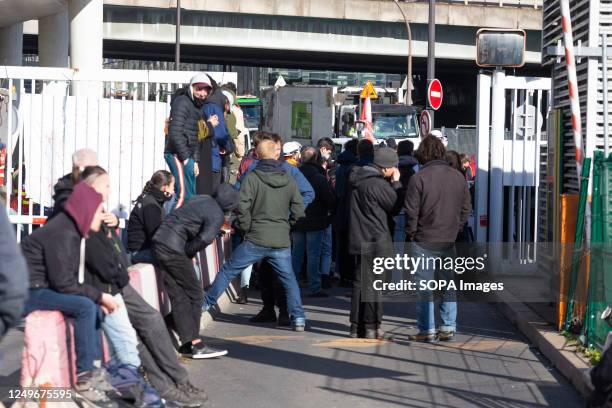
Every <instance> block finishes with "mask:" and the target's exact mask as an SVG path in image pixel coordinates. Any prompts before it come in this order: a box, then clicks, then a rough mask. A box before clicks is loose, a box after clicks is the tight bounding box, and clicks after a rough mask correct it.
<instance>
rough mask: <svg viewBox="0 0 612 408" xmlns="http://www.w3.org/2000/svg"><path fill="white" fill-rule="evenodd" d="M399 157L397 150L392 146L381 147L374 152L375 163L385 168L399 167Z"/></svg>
mask: <svg viewBox="0 0 612 408" xmlns="http://www.w3.org/2000/svg"><path fill="white" fill-rule="evenodd" d="M398 163H399V159H398V157H397V153H396V152H395V150H393V149H391V148H390V147H381V148H380V149H377V150H376V151H375V152H374V164H375V165H377V166H378V167H381V168H383V169H390V168H391V167H397V164H398Z"/></svg>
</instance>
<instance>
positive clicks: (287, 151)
mask: <svg viewBox="0 0 612 408" xmlns="http://www.w3.org/2000/svg"><path fill="white" fill-rule="evenodd" d="M301 148H302V145H301V144H299V143H298V142H294V141H291V142H287V143H285V144H284V145H283V155H284V156H291V155H292V154H295V153H296V152H298V151H299V150H300V149H301Z"/></svg>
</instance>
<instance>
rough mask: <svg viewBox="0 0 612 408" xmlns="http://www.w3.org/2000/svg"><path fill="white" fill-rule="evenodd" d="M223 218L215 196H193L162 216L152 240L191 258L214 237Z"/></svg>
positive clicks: (155, 243)
mask: <svg viewBox="0 0 612 408" xmlns="http://www.w3.org/2000/svg"><path fill="white" fill-rule="evenodd" d="M224 219H225V217H224V215H223V210H222V209H221V207H220V206H219V204H218V203H217V201H216V200H215V199H214V198H212V197H211V196H208V195H196V196H193V197H191V198H190V199H189V201H187V202H186V203H185V204H183V206H182V207H180V208H179V209H178V210H175V211H173V212H172V213H170V214H169V215H168V216H167V217H166V218H165V219H164V221H163V222H162V224H161V225H160V226H159V228H158V229H157V232H155V235H154V236H153V243H154V245H160V246H163V247H165V248H167V249H170V250H172V251H173V252H176V253H179V254H186V255H187V256H188V257H190V258H192V257H194V256H195V254H196V253H197V252H199V251H201V250H202V249H204V248H206V246H208V244H210V243H211V242H213V241H214V240H215V238H216V237H217V235H218V234H219V231H220V229H221V226H222V225H223V221H224Z"/></svg>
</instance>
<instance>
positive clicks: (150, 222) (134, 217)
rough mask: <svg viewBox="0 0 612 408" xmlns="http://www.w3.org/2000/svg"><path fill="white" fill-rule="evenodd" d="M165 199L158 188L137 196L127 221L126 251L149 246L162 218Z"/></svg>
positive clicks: (139, 249)
mask: <svg viewBox="0 0 612 408" xmlns="http://www.w3.org/2000/svg"><path fill="white" fill-rule="evenodd" d="M167 200H168V199H167V198H166V196H165V195H164V193H163V192H162V191H160V190H158V189H153V190H152V191H151V192H150V193H145V194H143V195H142V196H140V197H138V200H136V204H135V205H134V208H133V209H132V213H131V214H130V220H129V222H128V229H127V236H128V240H127V249H128V251H130V252H135V251H141V250H144V249H150V248H151V245H152V243H153V241H152V239H153V235H154V234H155V231H157V228H159V226H160V225H161V223H162V220H163V218H164V203H165V202H166V201H167Z"/></svg>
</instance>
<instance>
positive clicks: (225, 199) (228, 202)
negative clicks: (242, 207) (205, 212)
mask: <svg viewBox="0 0 612 408" xmlns="http://www.w3.org/2000/svg"><path fill="white" fill-rule="evenodd" d="M213 197H214V199H215V200H216V201H217V203H218V204H219V206H220V207H221V209H222V210H223V212H228V211H231V210H233V209H234V208H236V206H237V205H238V199H239V198H240V192H239V191H238V190H236V188H234V186H232V185H231V184H229V183H221V184H219V186H217V189H216V190H215V193H214V194H213Z"/></svg>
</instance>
